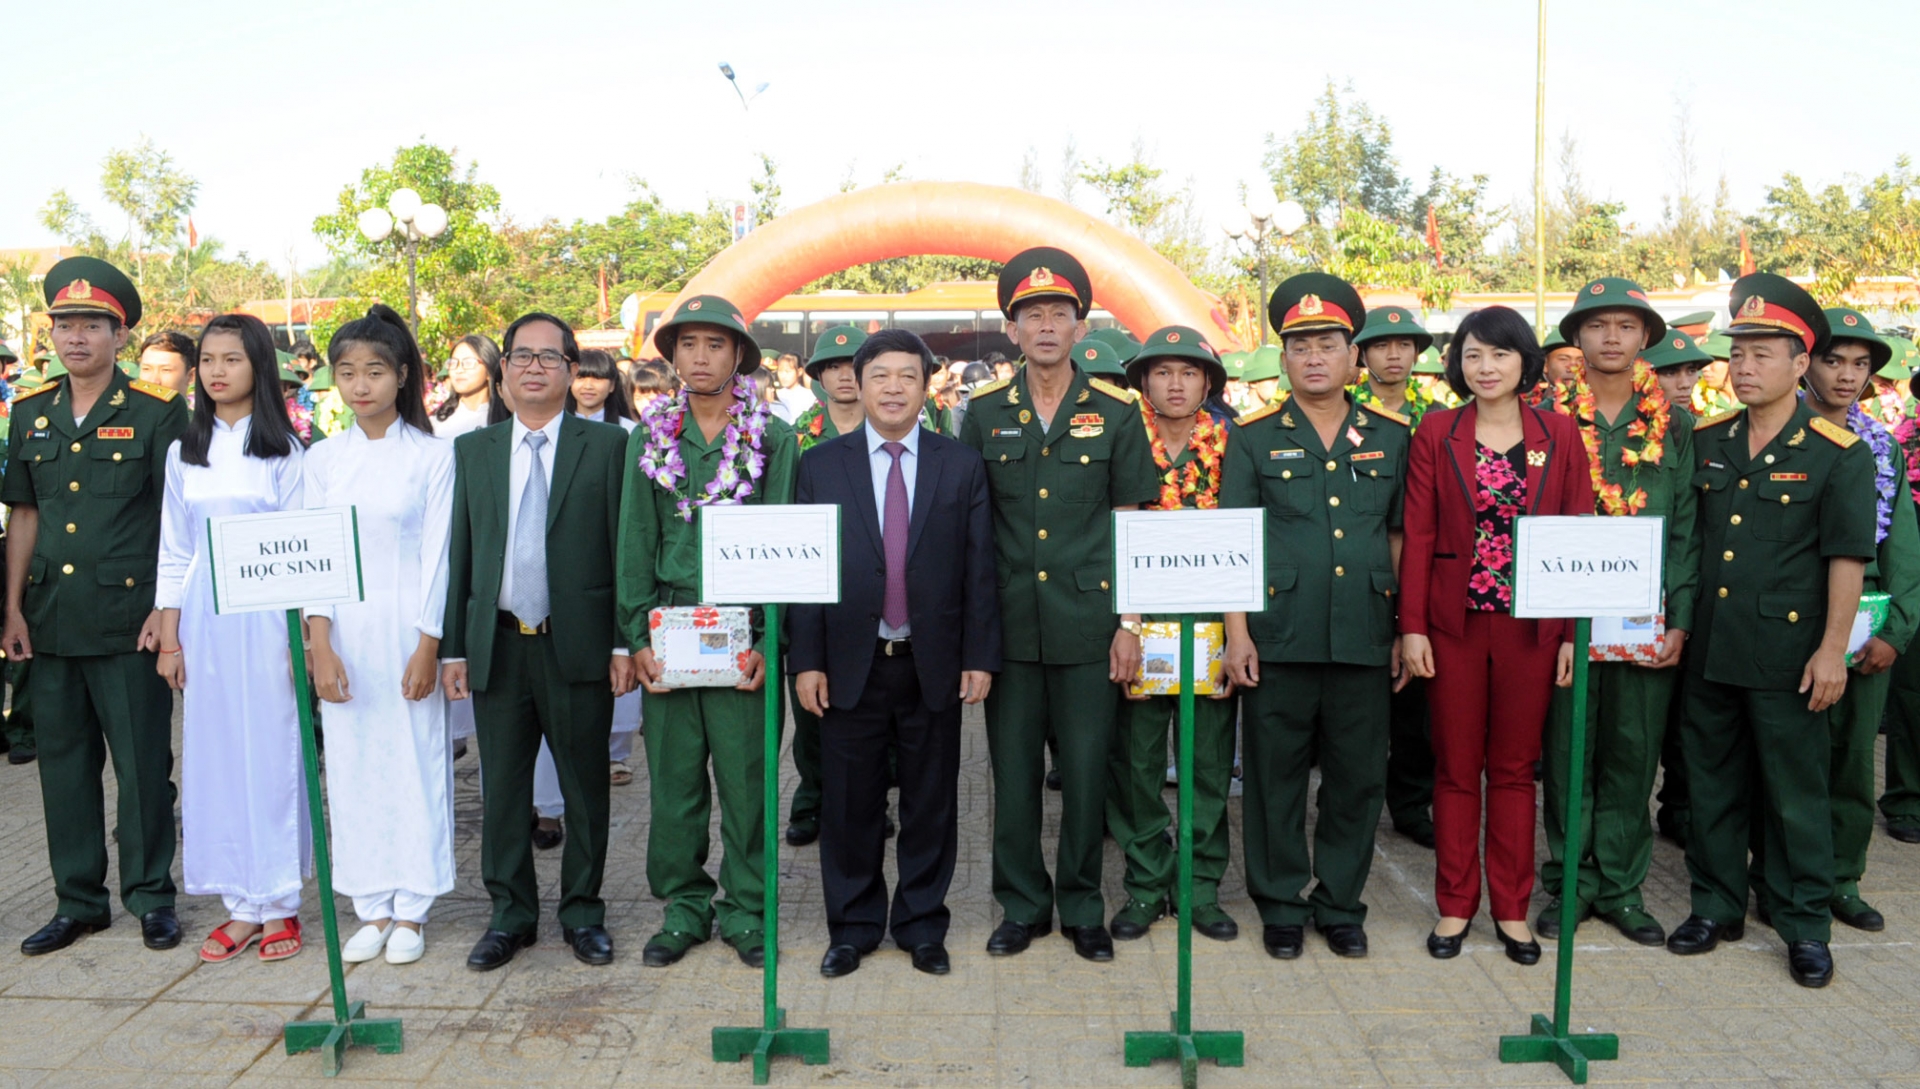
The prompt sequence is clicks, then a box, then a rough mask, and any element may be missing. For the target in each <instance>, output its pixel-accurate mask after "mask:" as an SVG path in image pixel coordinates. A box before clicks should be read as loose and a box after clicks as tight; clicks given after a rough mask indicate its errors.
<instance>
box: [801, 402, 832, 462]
mask: <svg viewBox="0 0 1920 1089" xmlns="http://www.w3.org/2000/svg"><path fill="white" fill-rule="evenodd" d="M826 427H827V409H826V406H825V405H822V404H820V403H819V402H818V401H816V402H814V404H813V406H812V407H811V408H809V409H807V410H806V411H805V412H802V413H801V414H800V418H799V419H797V420H795V421H793V433H794V434H795V435H797V436H798V437H799V439H800V450H801V452H802V453H804V452H806V451H808V450H811V449H813V447H814V446H815V445H816V444H817V443H819V442H821V441H822V440H824V439H825V438H826V437H827V435H826Z"/></svg>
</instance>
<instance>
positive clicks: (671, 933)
mask: <svg viewBox="0 0 1920 1089" xmlns="http://www.w3.org/2000/svg"><path fill="white" fill-rule="evenodd" d="M706 940H707V939H706V938H704V937H701V936H700V935H698V934H689V933H687V932H686V931H684V930H662V931H661V932H660V933H658V934H655V935H654V936H653V937H651V938H648V939H647V945H646V948H644V949H642V950H640V963H642V964H644V965H646V966H647V967H649V968H665V967H667V966H668V965H670V964H678V963H680V958H681V957H684V956H686V955H687V950H689V949H692V948H693V947H694V946H696V945H699V944H700V943H701V942H703V941H706Z"/></svg>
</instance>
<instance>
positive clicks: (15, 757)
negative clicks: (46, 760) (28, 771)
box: [7, 746, 40, 767]
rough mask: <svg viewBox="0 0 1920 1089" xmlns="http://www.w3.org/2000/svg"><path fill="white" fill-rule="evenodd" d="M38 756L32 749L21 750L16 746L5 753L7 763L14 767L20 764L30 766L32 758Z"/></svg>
mask: <svg viewBox="0 0 1920 1089" xmlns="http://www.w3.org/2000/svg"><path fill="white" fill-rule="evenodd" d="M39 755H40V753H39V752H38V751H36V750H34V749H23V748H20V747H18V746H16V747H14V748H13V749H12V750H10V751H9V752H8V753H7V763H9V764H12V765H14V766H16V767H18V766H19V765H21V764H31V763H33V761H34V758H36V757H38V756H39Z"/></svg>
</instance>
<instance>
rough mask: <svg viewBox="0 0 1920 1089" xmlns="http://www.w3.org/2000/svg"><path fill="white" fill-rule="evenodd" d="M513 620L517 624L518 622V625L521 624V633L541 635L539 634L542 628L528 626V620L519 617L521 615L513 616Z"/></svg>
mask: <svg viewBox="0 0 1920 1089" xmlns="http://www.w3.org/2000/svg"><path fill="white" fill-rule="evenodd" d="M513 622H514V623H515V624H518V625H520V634H521V635H539V634H540V629H539V628H530V627H528V626H527V622H526V621H524V620H522V619H520V618H519V617H517V616H516V617H514V618H513Z"/></svg>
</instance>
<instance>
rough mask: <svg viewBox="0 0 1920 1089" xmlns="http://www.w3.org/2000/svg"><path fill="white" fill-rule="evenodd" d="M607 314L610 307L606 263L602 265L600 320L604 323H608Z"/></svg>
mask: <svg viewBox="0 0 1920 1089" xmlns="http://www.w3.org/2000/svg"><path fill="white" fill-rule="evenodd" d="M607 314H608V309H607V266H605V265H601V266H600V322H601V324H603V325H604V324H606V321H607Z"/></svg>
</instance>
